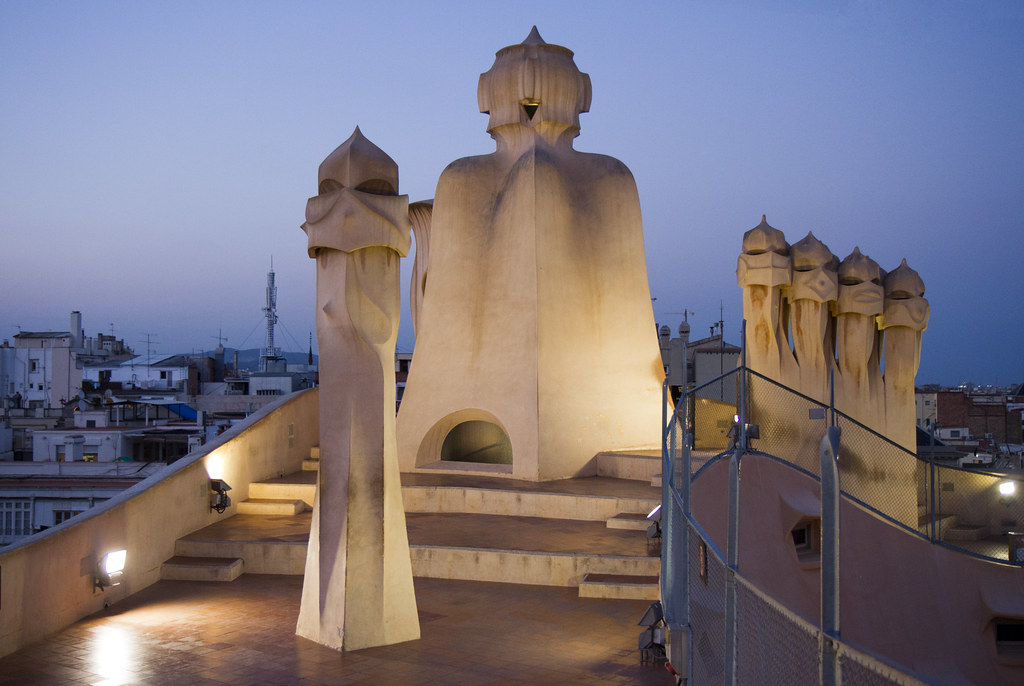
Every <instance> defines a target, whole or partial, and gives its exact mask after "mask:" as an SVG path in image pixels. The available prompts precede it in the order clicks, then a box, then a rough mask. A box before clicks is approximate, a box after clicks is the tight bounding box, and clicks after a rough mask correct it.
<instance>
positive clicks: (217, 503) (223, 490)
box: [210, 479, 231, 514]
mask: <svg viewBox="0 0 1024 686" xmlns="http://www.w3.org/2000/svg"><path fill="white" fill-rule="evenodd" d="M210 490H211V491H213V492H212V493H210V509H211V510H216V511H217V513H218V514H223V512H224V510H226V509H228V506H229V505H231V498H230V497H228V491H230V490H231V486H228V482H227V481H225V480H224V479H210Z"/></svg>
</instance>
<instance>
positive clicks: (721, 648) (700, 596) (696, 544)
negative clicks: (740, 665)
mask: <svg viewBox="0 0 1024 686" xmlns="http://www.w3.org/2000/svg"><path fill="white" fill-rule="evenodd" d="M725 572H726V570H725V564H724V563H723V561H722V560H721V559H720V558H719V557H718V556H717V555H716V554H715V552H714V549H713V548H712V547H711V546H709V545H707V544H706V543H705V542H704V541H703V539H702V538H701V537H700V534H699V533H698V532H697V530H696V529H694V528H693V527H692V526H691V527H690V569H689V577H690V578H689V584H690V626H691V627H692V628H693V683H695V684H722V683H725Z"/></svg>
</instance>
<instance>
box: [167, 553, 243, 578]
mask: <svg viewBox="0 0 1024 686" xmlns="http://www.w3.org/2000/svg"><path fill="white" fill-rule="evenodd" d="M244 568H245V565H244V563H243V562H242V559H241V558H239V557H189V556H186V555H175V556H174V557H172V558H170V559H168V560H166V561H165V562H164V563H163V564H162V565H161V566H160V578H161V579H166V580H172V581H234V580H235V579H237V578H238V577H240V576H242V572H243V570H244Z"/></svg>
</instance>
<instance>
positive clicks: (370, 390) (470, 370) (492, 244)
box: [297, 28, 928, 650]
mask: <svg viewBox="0 0 1024 686" xmlns="http://www.w3.org/2000/svg"><path fill="white" fill-rule="evenodd" d="M590 88H591V86H590V78H589V76H587V75H586V74H584V73H582V72H580V71H579V70H578V69H577V67H576V65H575V63H574V61H573V53H572V52H571V51H570V50H568V49H566V48H564V47H561V46H558V45H552V44H548V43H545V42H544V41H543V40H542V39H541V37H540V35H539V33H538V32H537V30H536V28H534V29H533V31H531V33H530V35H529V36H528V37H527V39H526V40H525V41H524V42H523V43H521V44H518V45H512V46H509V47H506V48H503V49H502V50H499V51H498V52H497V54H496V58H495V62H494V65H493V66H492V67H491V69H490V70H489V71H488V72H486V73H485V74H483V75H481V77H480V82H479V89H478V98H479V104H480V110H481V112H483V113H485V114H488V115H489V121H488V128H487V131H488V133H489V134H490V135H491V137H492V138H493V139H494V140H495V142H496V150H495V152H493V153H491V154H489V155H482V156H476V157H469V158H464V159H460V160H457V161H455V162H453V163H452V164H451V165H449V166H448V168H447V169H445V171H444V172H443V173H442V175H441V177H440V180H439V181H438V185H437V192H436V195H435V198H434V199H433V201H424V202H417V203H413V204H412V205H410V204H409V201H408V196H404V195H399V194H398V167H397V165H396V164H395V162H394V161H393V160H392V159H391V158H390V157H388V155H387V154H385V153H384V152H383V151H382V150H380V149H379V148H377V147H376V146H375V145H373V143H371V142H370V141H368V140H367V139H366V138H365V137H364V136H363V135H362V133H361V132H360V131H359V129H358V128H356V130H355V132H354V133H353V134H352V136H351V137H350V138H349V139H348V140H347V141H345V142H344V143H343V144H342V145H341V146H340V147H339V148H338V149H337V150H335V151H334V152H332V153H331V154H330V155H329V156H328V157H327V159H325V160H324V162H323V163H322V164H321V165H320V169H319V179H318V181H319V187H318V195H316V196H315V197H313V198H310V199H309V201H308V203H307V206H306V222H305V224H303V227H302V228H303V230H304V231H305V232H306V234H307V237H308V253H309V256H310V257H311V258H313V259H314V260H315V261H316V323H317V341H318V345H319V349H320V390H319V394H320V395H319V407H320V456H321V459H320V464H321V466H320V475H319V484H318V489H317V496H316V502H315V505H314V511H313V520H312V528H311V532H310V541H309V548H308V554H307V560H306V571H305V578H304V585H303V591H302V604H301V608H300V614H299V620H298V626H297V633H298V634H299V635H301V636H305V637H307V638H310V639H312V640H314V641H317V642H318V643H321V644H323V645H327V646H330V647H333V648H336V649H339V650H355V649H360V648H365V647H371V646H376V645H386V644H392V643H398V642H402V641H408V640H413V639H416V638H418V637H419V635H420V629H419V622H418V618H417V610H416V598H415V594H414V590H413V581H412V565H411V560H410V554H409V545H408V536H407V533H406V526H405V513H404V509H403V505H402V494H401V483H400V471H415V470H416V469H418V468H422V467H424V466H426V465H434V466H435V467H436V466H438V463H439V461H440V460H441V458H442V452H443V451H444V450H445V443H446V440H448V439H449V438H450V436H451V435H452V434H453V433H454V430H455V429H456V428H457V427H466V426H474V427H484V430H485V431H487V432H490V433H488V434H487V435H488V436H491V435H494V432H497V434H498V435H501V436H502V437H503V438H504V439H505V440H507V444H508V446H509V447H510V449H511V455H512V456H514V459H512V460H511V464H499V465H497V466H495V465H491V466H490V471H488V473H491V474H494V473H498V474H504V475H505V476H509V477H513V478H520V479H530V480H548V479H557V478H566V477H572V476H579V475H585V474H588V473H592V469H593V467H592V464H593V460H592V458H593V457H594V455H595V454H596V453H598V452H601V451H605V450H625V449H635V448H649V447H655V446H657V445H659V435H660V430H659V424H660V419H661V408H662V402H663V401H662V396H661V384H662V380H663V378H664V369H663V367H662V363H661V358H660V352H659V348H658V341H657V335H656V328H655V323H654V318H653V312H652V308H651V301H650V297H649V289H648V283H647V271H646V265H645V261H644V247H643V235H642V228H641V222H640V205H639V200H638V196H637V190H636V185H635V183H634V181H633V177H632V175H631V174H630V172H629V170H628V169H627V168H626V167H625V166H624V165H623V164H622V163H621V162H619V161H618V160H615V159H613V158H610V157H606V156H603V155H595V154H588V153H582V152H578V151H576V150H574V149H573V147H572V140H573V138H575V137H576V136H577V135H579V114H580V113H582V112H586V111H588V109H589V106H590V95H591V91H590ZM410 231H411V232H413V233H414V235H415V240H416V255H415V262H414V267H413V277H412V283H411V286H410V309H411V313H412V319H413V323H414V326H415V331H416V337H417V341H416V364H415V365H414V366H413V367H412V369H411V370H410V374H409V378H408V382H407V386H406V391H405V396H404V398H403V402H402V405H401V410H400V412H399V415H398V418H397V424H396V417H395V379H394V361H393V360H394V350H395V343H396V339H397V332H398V321H399V311H400V295H399V290H400V285H399V260H400V259H401V258H402V257H405V256H406V255H407V254H408V252H409V249H410V244H411V239H410ZM428 256H429V259H428ZM737 277H738V281H739V285H740V286H741V287H742V288H743V292H744V317H745V319H746V321H747V362H748V366H749V367H750V368H751V369H753V370H755V371H759V372H761V373H763V374H764V375H765V376H767V377H769V378H772V379H775V380H777V381H779V382H780V383H783V384H785V385H788V386H791V387H793V388H795V389H796V390H798V391H800V392H801V393H804V394H806V395H808V396H810V397H812V398H815V399H819V400H823V401H827V400H828V395H829V394H830V393H831V388H830V386H829V379H830V376H831V374H830V373H831V372H833V370H834V375H835V378H836V394H837V406H838V407H840V409H842V410H844V411H846V412H847V413H848V414H850V415H852V416H853V417H855V418H857V419H858V420H859V421H861V422H863V423H865V424H867V425H868V426H870V427H872V428H875V429H877V430H878V431H880V432H881V433H883V434H887V435H891V436H893V437H894V438H895V440H896V441H897V442H899V443H901V444H904V445H907V446H910V445H911V443H910V441H911V440H912V434H911V435H906V432H907V430H909V431H911V432H912V431H913V422H914V420H913V416H914V395H913V393H914V387H913V380H914V374H915V372H916V369H917V362H918V356H919V351H920V340H921V332H922V331H923V330H924V328H925V325H926V323H927V317H928V305H927V302H926V301H925V300H924V299H923V298H922V297H921V296H922V295H923V293H924V287H923V284H922V282H921V280H920V278H918V276H917V274H916V273H915V272H913V271H912V270H910V269H909V268H908V267H907V266H906V264H905V262H904V264H902V265H900V267H899V268H897V269H896V270H894V271H893V272H891V273H890V274H888V275H886V274H885V273H884V272H883V271H882V270H881V269H880V268H879V267H878V265H877V264H876V263H874V262H873V261H872V260H870V259H869V258H867V257H865V256H863V255H861V254H860V252H859V251H858V250H855V251H854V253H853V254H852V255H850V256H849V257H847V258H846V259H845V260H843V261H842V262H841V263H840V262H839V261H838V260H837V258H835V257H834V256H833V255H832V254H831V253H830V252H829V251H828V249H827V248H826V247H825V246H824V245H823V244H822V243H820V242H819V241H818V240H817V239H815V238H814V236H812V235H810V234H808V236H807V237H806V238H805V239H803V240H802V241H800V242H798V243H796V244H794V245H792V246H790V245H789V244H787V243H786V241H785V237H784V236H783V234H782V232H780V231H778V230H776V229H773V228H772V227H770V226H768V224H767V222H764V221H763V222H762V223H761V225H759V226H758V227H756V228H754V229H752V230H751V231H749V232H747V234H746V235H745V236H744V238H743V250H742V253H741V255H740V257H739V266H738V268H737ZM790 338H792V342H793V343H792V346H791V345H790V342H789V341H790ZM883 341H884V343H883ZM883 350H884V356H885V357H884V359H885V373H884V374H882V371H881V366H880V356H881V354H882V353H883ZM754 402H756V400H755V401H754ZM472 436H473V432H472V431H470V432H469V433H468V438H464V439H463V440H468V441H469V442H470V443H472V440H473V437H472ZM499 462H500V460H499ZM442 466H449V467H453V466H455V465H442ZM463 466H465V465H463ZM495 470H496V471H495Z"/></svg>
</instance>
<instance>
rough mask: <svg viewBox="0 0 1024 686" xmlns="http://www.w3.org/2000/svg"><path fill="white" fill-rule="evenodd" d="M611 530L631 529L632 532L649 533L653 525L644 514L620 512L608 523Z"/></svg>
mask: <svg viewBox="0 0 1024 686" xmlns="http://www.w3.org/2000/svg"><path fill="white" fill-rule="evenodd" d="M605 524H606V525H607V527H608V528H609V529H630V530H632V531H647V527H649V526H650V525H651V522H650V520H648V519H647V514H646V513H642V512H620V513H619V514H617V515H615V516H614V517H612V518H611V519H609V520H608V521H607V522H605Z"/></svg>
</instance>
